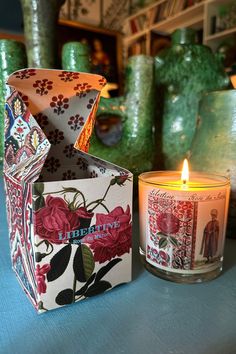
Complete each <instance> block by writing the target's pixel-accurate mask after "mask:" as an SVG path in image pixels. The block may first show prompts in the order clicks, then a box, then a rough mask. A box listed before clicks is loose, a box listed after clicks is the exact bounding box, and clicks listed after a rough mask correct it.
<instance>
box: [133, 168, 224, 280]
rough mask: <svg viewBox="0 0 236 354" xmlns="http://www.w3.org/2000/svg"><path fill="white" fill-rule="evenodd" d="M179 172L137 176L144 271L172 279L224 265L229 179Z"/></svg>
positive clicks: (215, 271)
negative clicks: (184, 177)
mask: <svg viewBox="0 0 236 354" xmlns="http://www.w3.org/2000/svg"><path fill="white" fill-rule="evenodd" d="M180 175H181V173H180V172H173V171H160V172H158V171H157V172H146V173H143V174H141V175H140V176H139V219H140V248H139V250H140V257H141V260H142V262H143V264H144V266H145V267H146V269H147V270H148V271H150V272H151V273H153V274H155V275H157V276H159V277H161V278H164V279H167V280H171V281H175V282H181V283H197V282H202V281H207V280H211V279H213V278H215V277H217V276H218V275H219V274H220V272H221V271H222V262H223V251H224V242H225V232H226V224H227V215H228V204H229V194H230V182H229V179H228V178H227V177H222V176H218V175H213V174H205V173H201V172H199V173H198V172H192V173H190V178H189V182H188V183H183V182H182V181H181V177H180Z"/></svg>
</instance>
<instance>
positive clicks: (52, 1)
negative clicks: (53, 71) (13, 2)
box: [21, 0, 65, 68]
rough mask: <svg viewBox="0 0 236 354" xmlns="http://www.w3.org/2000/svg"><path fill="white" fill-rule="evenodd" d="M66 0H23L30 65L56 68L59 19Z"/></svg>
mask: <svg viewBox="0 0 236 354" xmlns="http://www.w3.org/2000/svg"><path fill="white" fill-rule="evenodd" d="M64 2H65V0H21V7H22V11H23V18H24V33H25V40H26V48H27V57H28V66H29V67H34V68H55V66H56V58H57V38H56V29H57V20H58V15H59V10H60V7H61V6H62V5H63V3H64Z"/></svg>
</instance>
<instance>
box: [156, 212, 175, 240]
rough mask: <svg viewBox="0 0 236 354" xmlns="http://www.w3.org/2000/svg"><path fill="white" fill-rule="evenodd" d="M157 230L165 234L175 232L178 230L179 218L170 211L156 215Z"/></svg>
mask: <svg viewBox="0 0 236 354" xmlns="http://www.w3.org/2000/svg"><path fill="white" fill-rule="evenodd" d="M157 227H158V230H160V231H161V232H163V233H164V234H165V235H170V234H176V233H177V232H178V231H179V227H180V225H179V219H178V218H177V217H176V216H174V215H173V214H171V213H162V214H160V215H159V216H158V217H157Z"/></svg>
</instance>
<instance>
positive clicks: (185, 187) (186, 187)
mask: <svg viewBox="0 0 236 354" xmlns="http://www.w3.org/2000/svg"><path fill="white" fill-rule="evenodd" d="M182 188H183V189H188V184H187V180H186V179H183V180H182Z"/></svg>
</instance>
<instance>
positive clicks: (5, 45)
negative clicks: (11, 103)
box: [0, 39, 27, 165]
mask: <svg viewBox="0 0 236 354" xmlns="http://www.w3.org/2000/svg"><path fill="white" fill-rule="evenodd" d="M25 67H27V60H26V52H25V46H24V44H23V43H20V42H17V41H13V40H10V39H1V40H0V134H1V136H0V165H1V164H2V160H3V152H4V151H3V150H4V147H3V141H4V110H5V108H4V107H5V93H6V84H5V82H6V81H7V77H8V76H9V75H10V74H11V73H13V72H14V71H16V70H19V69H22V68H25Z"/></svg>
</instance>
